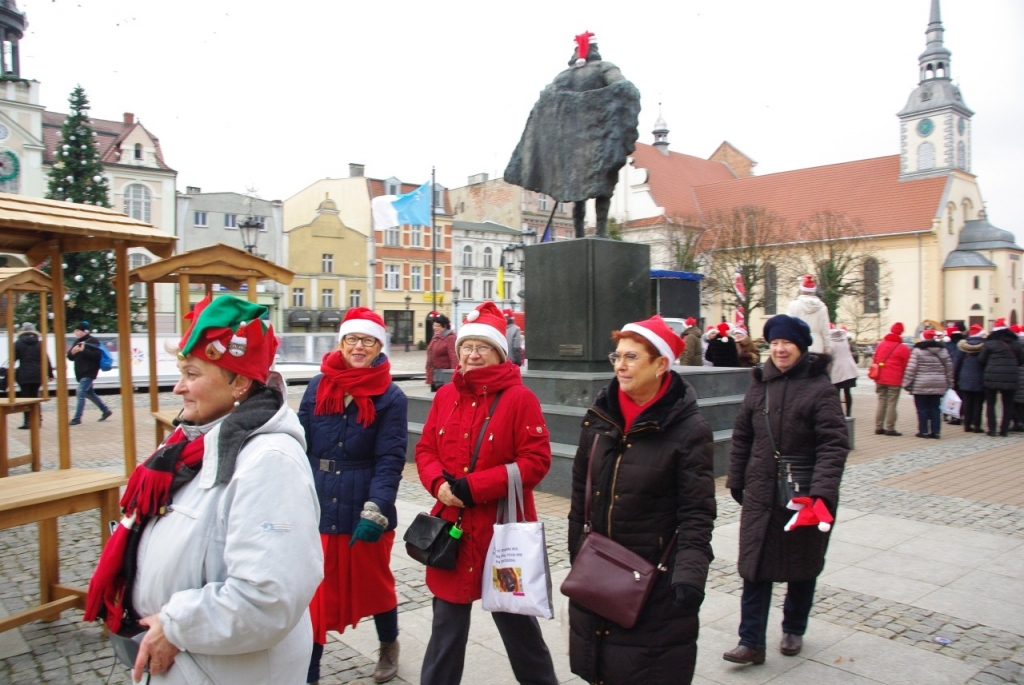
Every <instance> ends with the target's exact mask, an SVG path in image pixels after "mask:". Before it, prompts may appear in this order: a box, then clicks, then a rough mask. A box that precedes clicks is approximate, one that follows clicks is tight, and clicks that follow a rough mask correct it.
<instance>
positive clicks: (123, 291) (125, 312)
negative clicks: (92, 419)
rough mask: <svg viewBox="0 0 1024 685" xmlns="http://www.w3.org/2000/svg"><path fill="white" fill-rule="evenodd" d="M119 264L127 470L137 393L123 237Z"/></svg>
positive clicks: (132, 462)
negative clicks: (133, 373) (133, 385)
mask: <svg viewBox="0 0 1024 685" xmlns="http://www.w3.org/2000/svg"><path fill="white" fill-rule="evenodd" d="M114 253H115V255H116V260H117V267H116V271H115V272H114V284H115V285H114V290H116V291H117V320H118V321H119V322H120V325H119V326H118V327H117V338H118V363H119V364H120V365H121V369H120V371H121V416H122V418H123V419H124V426H123V428H124V472H125V475H126V476H130V475H132V471H134V470H135V397H134V388H133V387H132V347H131V346H132V311H131V306H130V304H129V298H130V297H131V291H130V289H129V285H128V271H129V269H128V246H127V245H126V244H125V242H124V241H123V240H117V241H115V242H114Z"/></svg>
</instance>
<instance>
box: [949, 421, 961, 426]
mask: <svg viewBox="0 0 1024 685" xmlns="http://www.w3.org/2000/svg"><path fill="white" fill-rule="evenodd" d="M961 423H963V421H961V420H960V419H952V420H951V421H950V422H949V425H951V426H959V425H960V424H961Z"/></svg>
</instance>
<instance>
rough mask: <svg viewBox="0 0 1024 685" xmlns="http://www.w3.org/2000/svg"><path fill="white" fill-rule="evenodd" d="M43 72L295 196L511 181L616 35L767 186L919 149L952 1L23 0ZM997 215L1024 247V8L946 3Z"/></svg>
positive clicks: (669, 116)
mask: <svg viewBox="0 0 1024 685" xmlns="http://www.w3.org/2000/svg"><path fill="white" fill-rule="evenodd" d="M18 6H19V8H20V9H21V10H23V11H25V12H26V14H27V16H28V21H29V30H28V35H26V37H25V38H24V40H23V41H22V46H21V56H22V70H21V71H22V76H24V77H26V78H34V79H36V80H38V81H40V82H41V83H42V100H43V104H44V105H45V106H46V107H47V109H50V110H55V111H60V112H66V111H67V97H68V94H69V93H70V92H71V89H72V88H73V87H74V86H75V85H76V84H78V83H80V84H81V85H82V86H83V87H84V88H85V89H86V92H87V93H88V96H89V99H90V101H91V103H92V107H93V108H92V115H93V116H94V117H97V118H102V119H115V120H119V119H120V118H121V115H122V113H123V112H126V111H130V112H134V113H135V114H136V116H138V117H139V119H140V120H141V121H142V123H143V124H145V126H146V127H147V128H148V129H149V130H150V131H151V132H152V133H154V134H155V135H157V136H158V137H159V138H160V142H161V145H162V147H163V152H164V157H165V159H166V161H167V163H168V164H170V166H172V167H173V168H175V169H177V171H178V187H179V189H180V190H184V187H185V186H186V185H195V186H200V187H202V189H203V190H204V191H207V192H211V191H237V192H245V190H246V188H247V187H248V186H255V187H256V188H257V189H258V191H259V195H260V196H261V197H263V198H266V199H286V198H288V197H289V196H291V195H292V194H294V193H296V192H297V191H299V190H300V189H302V188H304V187H306V186H307V185H309V184H311V183H312V182H314V181H315V180H317V179H319V178H324V177H344V176H347V175H348V163H349V162H359V163H362V164H365V165H366V173H367V175H368V176H373V177H377V178H386V177H388V176H392V175H394V176H397V177H398V178H400V179H402V180H403V181H406V182H410V183H422V182H423V181H425V180H427V179H429V177H430V168H431V166H432V165H435V166H436V167H437V180H438V182H439V183H442V184H444V185H446V186H448V187H457V186H462V185H465V184H466V179H467V177H468V176H469V175H471V174H474V173H477V172H481V171H486V172H488V173H490V174H491V176H492V178H493V177H495V176H500V175H501V172H502V171H503V170H504V167H505V164H506V163H507V161H508V158H509V156H510V154H511V153H512V150H513V149H514V147H515V145H516V143H517V141H518V140H519V136H520V134H521V132H522V129H523V125H524V124H525V122H526V117H527V115H528V113H529V111H530V108H531V107H532V106H533V104H534V102H535V101H536V98H537V94H538V93H539V92H540V90H541V89H542V88H543V87H544V86H545V85H546V84H547V83H549V82H550V81H551V79H552V78H553V77H554V76H555V74H557V73H558V72H559V71H560V70H562V69H564V68H565V66H566V62H567V61H568V59H569V57H570V56H571V54H572V49H573V43H572V38H573V36H574V35H575V34H577V33H580V32H582V31H583V30H590V31H593V32H594V33H595V34H597V37H598V39H599V43H600V48H601V54H602V56H603V57H604V58H605V59H606V60H608V61H610V62H613V63H615V64H617V65H618V66H619V67H620V68H621V69H622V72H623V74H624V75H625V76H626V78H628V79H629V80H631V81H633V83H635V84H636V86H637V87H638V88H639V89H640V92H641V94H642V96H643V111H642V112H641V114H640V132H641V137H640V140H641V141H642V142H647V143H650V142H651V141H652V137H651V134H650V130H651V129H652V128H653V124H654V120H655V118H656V117H657V115H658V103H659V102H661V103H663V105H662V106H663V113H664V117H665V119H666V121H667V122H668V125H669V128H670V129H671V133H670V135H669V140H670V141H671V143H672V149H673V150H676V151H678V152H685V153H687V154H691V155H696V156H700V157H707V156H709V155H710V154H711V153H712V152H713V151H714V150H715V148H716V147H717V146H718V144H719V143H721V142H722V141H723V140H728V141H730V142H731V143H732V144H733V145H735V146H736V147H738V148H739V149H740V150H742V151H743V152H744V153H746V154H747V155H749V156H751V157H752V158H754V159H755V160H756V161H757V162H758V166H757V167H756V169H755V173H757V174H758V175H764V174H768V173H772V172H776V171H785V170H789V169H797V168H802V167H809V166H817V165H822V164H832V163H837V162H845V161H851V160H856V159H866V158H870V157H878V156H883V155H890V154H898V152H899V127H898V120H897V118H896V112H898V111H899V110H900V109H902V108H903V106H904V104H905V103H906V101H907V98H908V96H909V95H910V93H911V91H912V90H913V89H914V88H915V87H916V85H917V82H918V62H917V58H918V55H919V54H920V53H921V52H922V51H923V50H924V47H925V35H924V32H925V29H926V27H927V23H928V14H929V8H930V0H846V1H845V2H841V1H839V0H630V1H629V2H625V1H623V0H619V1H618V2H612V1H610V0H585V1H584V0H558V1H557V2H555V1H551V0H545V1H539V2H537V1H534V0H520V1H519V2H504V3H500V4H499V3H494V2H486V1H481V0H475V1H472V2H470V1H467V0H442V1H441V2H432V3H431V2H423V1H422V0H416V1H412V0H390V1H381V0H370V1H368V2H366V1H364V2H358V1H355V0H317V1H314V0H290V1H289V2H268V1H267V0H249V1H243V0H202V1H201V2H200V1H195V0H182V1H179V2H157V1H156V0H18ZM942 20H943V25H944V27H945V29H946V33H945V44H946V47H947V48H949V49H950V50H951V51H952V53H953V54H952V75H953V77H954V80H955V81H956V82H957V83H958V84H959V85H960V86H961V89H962V92H963V95H964V100H965V102H966V103H967V105H968V106H969V107H970V108H971V109H973V110H974V112H975V116H974V118H973V122H974V144H973V165H972V171H973V172H974V173H975V174H977V175H978V177H979V182H980V185H981V190H982V193H983V197H984V199H985V201H986V207H987V210H988V216H989V219H990V220H991V221H992V222H993V223H994V224H995V225H997V226H999V227H1000V228H1004V229H1007V230H1011V231H1014V232H1015V233H1016V235H1017V238H1018V243H1019V244H1022V245H1024V193H1021V192H1020V190H1019V189H1018V187H1017V186H1018V185H1019V182H1020V181H1019V179H1018V180H1016V181H1015V178H1016V177H1015V173H1017V170H1018V169H1019V168H1020V161H1021V159H1022V157H1024V87H1022V84H1024V76H1022V74H1021V69H1022V67H1021V65H1024V40H1022V38H1024V2H1021V0H943V2H942Z"/></svg>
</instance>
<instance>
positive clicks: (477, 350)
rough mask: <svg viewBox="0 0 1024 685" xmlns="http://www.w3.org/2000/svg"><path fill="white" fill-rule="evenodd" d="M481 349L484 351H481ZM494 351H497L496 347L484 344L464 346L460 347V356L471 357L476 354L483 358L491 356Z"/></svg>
mask: <svg viewBox="0 0 1024 685" xmlns="http://www.w3.org/2000/svg"><path fill="white" fill-rule="evenodd" d="M481 349H482V350H483V351H481ZM494 349H495V348H494V345H484V344H482V343H481V344H479V345H465V344H463V345H459V354H465V355H469V356H472V355H473V354H476V355H479V356H481V357H483V356H485V355H488V354H490V353H491V352H494Z"/></svg>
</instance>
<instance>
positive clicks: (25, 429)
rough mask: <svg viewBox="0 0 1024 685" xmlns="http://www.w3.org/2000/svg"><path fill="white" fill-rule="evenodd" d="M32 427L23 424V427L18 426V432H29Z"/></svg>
mask: <svg viewBox="0 0 1024 685" xmlns="http://www.w3.org/2000/svg"><path fill="white" fill-rule="evenodd" d="M31 427H32V426H30V425H28V424H27V423H23V424H22V425H20V426H18V430H22V431H27V430H28V429H29V428H31Z"/></svg>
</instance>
